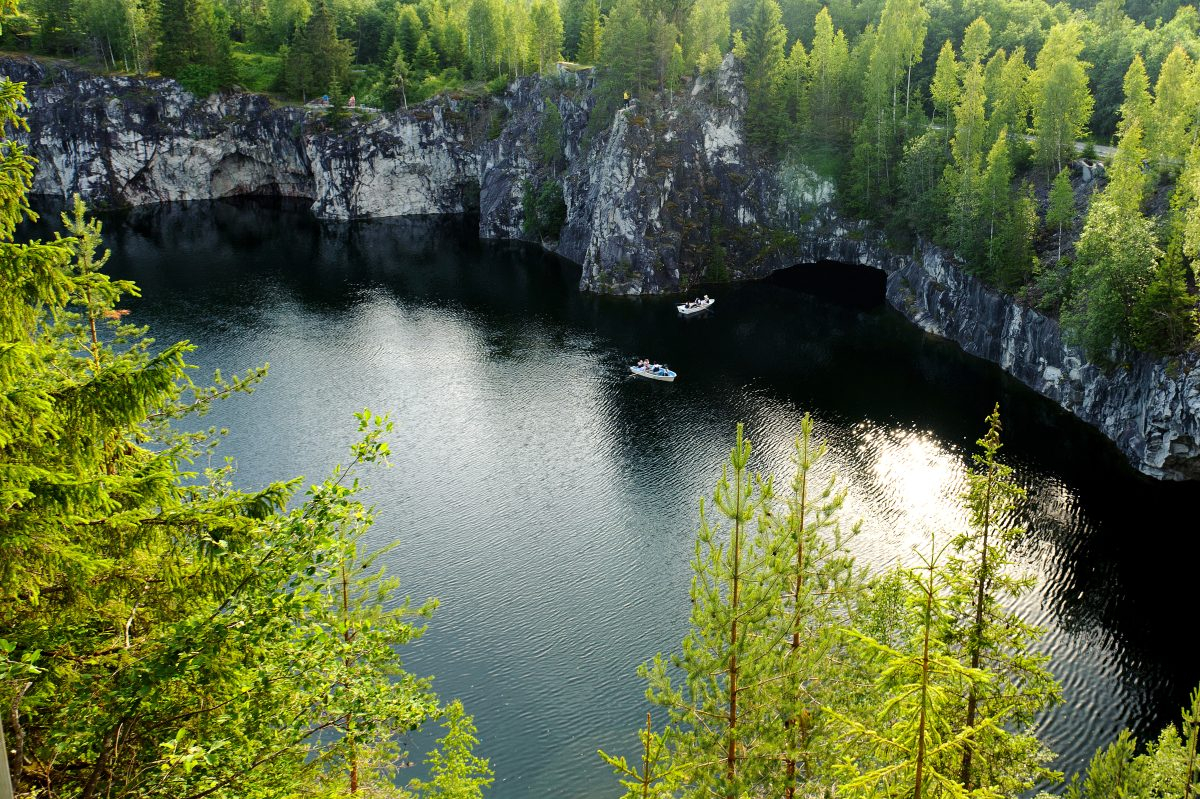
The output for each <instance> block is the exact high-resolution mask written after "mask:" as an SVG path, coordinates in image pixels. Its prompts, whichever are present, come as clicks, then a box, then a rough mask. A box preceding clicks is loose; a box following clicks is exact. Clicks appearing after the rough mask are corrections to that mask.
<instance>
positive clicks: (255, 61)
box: [233, 42, 283, 92]
mask: <svg viewBox="0 0 1200 799" xmlns="http://www.w3.org/2000/svg"><path fill="white" fill-rule="evenodd" d="M233 67H234V70H235V71H236V72H237V82H238V83H239V84H241V85H242V86H245V87H246V88H247V89H249V90H250V91H252V92H269V91H271V89H272V88H273V87H274V86H275V82H276V80H278V79H279V73H280V71H281V70H282V69H283V59H282V58H280V57H279V56H277V55H273V54H270V53H256V52H252V51H250V50H248V49H246V45H244V44H242V43H241V42H234V43H233Z"/></svg>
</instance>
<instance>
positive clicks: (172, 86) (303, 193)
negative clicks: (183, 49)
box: [0, 59, 478, 219]
mask: <svg viewBox="0 0 1200 799" xmlns="http://www.w3.org/2000/svg"><path fill="white" fill-rule="evenodd" d="M0 69H2V70H3V71H4V73H5V74H7V75H8V76H9V77H11V78H12V79H13V80H19V81H24V82H25V83H26V84H27V86H26V92H27V94H28V96H29V100H30V108H29V114H28V116H29V127H30V133H29V135H28V143H29V145H30V148H31V150H32V152H33V153H34V155H36V156H37V157H38V159H39V162H40V163H39V164H38V168H37V171H36V173H35V175H34V183H33V191H34V193H37V194H46V195H51V196H57V197H69V196H70V195H71V194H73V193H75V192H78V193H80V194H82V195H83V196H84V197H85V198H87V199H88V200H89V201H91V202H94V203H99V204H108V205H122V206H123V205H143V204H147V203H158V202H172V201H180V200H200V199H212V198H217V197H230V196H237V195H248V194H258V195H270V196H282V197H302V198H309V199H311V200H312V201H313V206H312V207H313V212H314V213H316V214H317V215H318V216H321V217H323V218H328V219H352V218H356V217H365V216H393V215H398V214H440V213H462V212H463V211H465V210H472V209H473V208H474V203H475V197H476V194H477V186H478V183H477V182H476V180H475V177H474V176H475V174H476V173H477V171H478V167H477V163H476V156H475V152H474V149H473V148H472V147H470V146H469V145H468V143H467V141H466V130H467V129H468V126H467V125H466V124H464V123H463V120H462V119H460V117H462V116H464V114H463V111H462V109H460V108H459V105H460V104H459V103H457V102H455V101H454V100H444V101H442V102H440V103H433V104H430V105H427V106H422V107H421V108H419V109H416V110H414V111H412V112H411V113H408V114H396V115H386V116H377V117H374V118H367V119H365V120H360V121H358V122H357V123H356V124H351V125H348V126H347V128H346V129H345V130H344V131H331V130H329V129H328V127H327V126H326V125H325V124H324V121H323V115H322V114H320V113H319V112H312V111H307V110H305V109H300V108H291V107H283V108H277V107H274V106H272V104H271V102H270V100H269V99H268V98H266V97H263V96H261V95H253V94H243V93H225V94H220V95H213V96H212V97H209V98H206V99H199V98H196V97H194V96H192V95H191V94H190V93H189V92H187V91H185V90H184V89H183V88H182V87H180V86H179V84H177V83H176V82H175V81H172V80H163V79H154V78H126V77H98V76H94V75H90V74H88V73H85V72H82V71H79V70H75V69H70V68H66V67H61V66H54V65H46V64H42V63H39V62H36V61H32V60H28V59H10V60H6V61H3V62H2V63H0Z"/></svg>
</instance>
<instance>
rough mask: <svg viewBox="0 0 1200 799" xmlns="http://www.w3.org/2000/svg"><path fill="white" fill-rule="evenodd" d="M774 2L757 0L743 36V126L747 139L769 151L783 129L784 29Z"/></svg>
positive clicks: (785, 33) (785, 30) (777, 6)
mask: <svg viewBox="0 0 1200 799" xmlns="http://www.w3.org/2000/svg"><path fill="white" fill-rule="evenodd" d="M781 16H782V15H781V13H780V11H779V4H778V3H777V2H775V0H756V2H755V4H754V9H753V11H752V12H751V14H750V19H749V20H748V22H747V25H746V30H745V31H744V35H745V44H746V51H745V57H744V58H743V63H744V64H745V79H744V80H745V86H746V115H745V117H744V121H743V124H744V125H745V127H746V138H747V140H748V141H749V142H750V143H751V144H754V145H756V146H759V147H762V148H765V149H768V150H769V149H771V148H773V147H774V146H775V145H776V144H778V142H779V137H780V134H781V132H782V129H783V97H782V92H783V88H784V85H785V83H786V82H785V79H784V71H785V67H786V63H787V62H786V59H785V58H784V50H783V48H784V46H785V45H786V44H787V29H786V28H784V27H783V23H782V22H781V21H780V19H781Z"/></svg>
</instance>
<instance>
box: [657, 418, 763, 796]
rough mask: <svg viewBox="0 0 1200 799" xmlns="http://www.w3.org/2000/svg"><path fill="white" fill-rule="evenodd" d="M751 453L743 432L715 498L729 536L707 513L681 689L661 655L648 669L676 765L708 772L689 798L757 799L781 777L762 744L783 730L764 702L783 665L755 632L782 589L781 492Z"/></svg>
mask: <svg viewBox="0 0 1200 799" xmlns="http://www.w3.org/2000/svg"><path fill="white" fill-rule="evenodd" d="M750 452H751V448H750V443H749V442H748V441H746V440H745V439H744V438H743V435H742V426H741V425H740V424H739V425H738V430H737V438H736V441H735V444H734V447H733V449H732V451H731V452H730V457H729V463H728V465H727V466H725V467H724V468H723V469H722V475H721V479H720V481H719V482H718V483H717V488H716V491H715V492H714V493H713V504H714V505H715V506H716V508H717V510H718V511H719V512H720V514H721V516H722V517H724V518H725V519H726V520H727V522H728V529H727V530H722V529H720V528H718V527H715V526H714V525H713V524H712V522H711V520H710V517H709V513H708V510H707V505H706V504H705V503H702V504H701V506H700V530H699V533H698V534H697V540H696V554H695V557H694V559H693V561H692V568H693V573H694V576H693V578H692V588H691V596H692V614H691V627H690V629H689V631H688V633H687V635H686V636H685V638H684V640H683V651H682V653H681V654H679V655H678V656H677V657H676V658H674V659H673V665H674V666H675V668H676V670H678V671H679V672H680V673H681V679H680V680H679V682H678V683H676V682H675V681H674V680H672V672H673V670H672V669H669V668H668V661H667V660H666V658H664V657H663V656H661V655H658V656H656V657H655V658H654V660H653V661H652V662H650V663H648V664H646V665H645V666H643V667H642V669H640V673H641V674H642V675H643V676H644V677H645V678H646V679H647V680H648V682H649V687H648V688H647V696H648V697H649V698H650V700H651V701H652V702H654V703H655V704H658V705H662V706H664V707H665V708H667V710H668V712H669V713H670V718H671V725H670V726H671V728H672V729H671V739H670V740H671V743H672V747H673V749H672V752H671V760H672V762H674V763H676V764H684V763H687V764H696V765H699V764H705V765H704V766H703V767H700V768H695V767H693V768H691V769H689V771H688V773H687V775H686V777H687V779H688V786H687V788H688V790H689V791H697V792H704V793H706V794H711V795H713V796H722V797H726V798H727V799H737V797H740V796H744V795H747V794H751V795H752V794H755V793H757V792H758V791H759V790H760V788H761V787H762V786H765V785H767V784H770V780H771V779H772V778H773V777H774V776H775V775H774V774H773V765H774V761H773V759H768V758H770V755H767V754H765V753H764V752H763V751H762V747H760V746H759V743H760V741H763V740H770V739H771V737H772V736H773V735H774V732H775V730H776V729H777V728H778V727H777V725H778V719H777V718H776V714H777V712H778V709H777V708H773V707H769V706H767V705H766V702H765V696H764V680H765V678H767V677H768V676H769V674H768V671H767V670H768V669H769V668H770V666H771V665H773V664H774V662H775V660H776V659H775V656H774V653H773V651H772V644H773V642H772V641H770V640H767V639H766V638H765V637H764V636H762V635H760V634H758V633H757V632H756V630H757V628H758V627H759V625H760V624H761V623H762V622H763V621H764V619H765V618H767V615H768V614H769V613H770V611H771V610H772V609H773V608H774V607H775V605H776V602H777V600H776V598H777V597H778V596H779V588H780V586H779V584H778V580H777V579H773V578H772V570H771V569H770V568H769V566H768V562H767V558H768V557H769V551H768V550H767V549H766V544H767V542H768V540H769V533H768V531H767V529H766V521H765V516H764V513H763V512H764V511H765V509H766V508H767V507H768V506H769V503H770V501H771V497H772V493H773V492H772V485H771V481H770V480H769V479H768V480H762V479H761V478H759V477H758V476H757V475H754V474H752V473H751V472H750V469H749V460H750ZM755 527H757V528H758V530H757V533H756V532H755V529H754V528H755Z"/></svg>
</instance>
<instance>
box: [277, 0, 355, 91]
mask: <svg viewBox="0 0 1200 799" xmlns="http://www.w3.org/2000/svg"><path fill="white" fill-rule="evenodd" d="M351 53H352V50H351V46H350V42H348V41H346V40H344V39H339V38H338V35H337V25H336V23H335V20H334V16H333V12H332V10H331V9H330V8H329V6H328V4H327V3H326V0H317V5H316V8H315V9H314V10H313V14H312V16H311V17H309V18H308V21H307V22H305V23H304V27H303V28H302V29H300V30H299V31H298V32H297V34H296V38H295V40H294V41H293V43H292V45H291V47H290V48H289V49H288V52H287V57H286V59H285V61H284V67H283V74H284V86H285V88H286V90H287V92H288V94H290V95H291V96H293V97H299V98H301V99H305V100H307V99H310V98H313V97H320V96H321V95H323V94H326V93H328V92H329V91H330V89H331V87H332V86H333V85H334V84H335V83H336V84H337V85H338V86H339V87H345V86H346V85H348V84H349V80H350V58H351Z"/></svg>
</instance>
